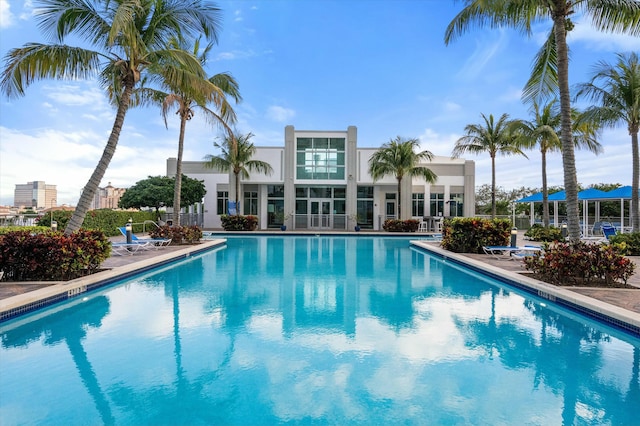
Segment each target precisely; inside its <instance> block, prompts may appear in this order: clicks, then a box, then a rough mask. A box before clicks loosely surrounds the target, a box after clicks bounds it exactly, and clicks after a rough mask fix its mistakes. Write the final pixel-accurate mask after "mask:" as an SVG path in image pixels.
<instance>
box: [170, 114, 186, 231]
mask: <svg viewBox="0 0 640 426" xmlns="http://www.w3.org/2000/svg"><path fill="white" fill-rule="evenodd" d="M186 127H187V116H186V115H185V113H184V112H182V113H181V114H180V136H179V137H178V160H177V161H176V183H175V185H174V187H173V226H180V208H181V207H180V195H181V193H182V153H183V151H184V132H185V128H186Z"/></svg>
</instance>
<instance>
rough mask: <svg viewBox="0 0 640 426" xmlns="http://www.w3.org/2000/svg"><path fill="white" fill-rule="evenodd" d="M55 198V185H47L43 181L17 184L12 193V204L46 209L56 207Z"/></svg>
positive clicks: (56, 192)
mask: <svg viewBox="0 0 640 426" xmlns="http://www.w3.org/2000/svg"><path fill="white" fill-rule="evenodd" d="M57 199H58V190H57V188H56V185H47V184H46V183H44V181H33V182H27V183H26V184H17V185H16V188H15V191H14V193H13V205H14V206H15V207H33V208H37V209H41V208H42V209H48V208H51V207H56V205H57V202H58V200H57Z"/></svg>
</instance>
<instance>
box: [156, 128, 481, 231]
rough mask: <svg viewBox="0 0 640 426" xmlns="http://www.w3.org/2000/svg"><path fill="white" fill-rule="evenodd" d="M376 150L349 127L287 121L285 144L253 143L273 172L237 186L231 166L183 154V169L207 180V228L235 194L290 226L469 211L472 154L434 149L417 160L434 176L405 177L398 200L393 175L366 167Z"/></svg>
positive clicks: (368, 225) (262, 220)
mask: <svg viewBox="0 0 640 426" xmlns="http://www.w3.org/2000/svg"><path fill="white" fill-rule="evenodd" d="M368 142H369V143H371V141H368ZM385 142H386V141H384V140H381V141H379V145H378V146H381V145H382V144H383V143H385ZM256 143H257V144H258V145H259V141H256ZM377 149H378V148H371V147H366V148H360V147H358V135H357V128H356V127H355V126H349V127H348V128H347V129H346V130H340V131H318V130H296V129H294V127H293V126H286V127H285V129H284V146H280V147H265V146H256V153H255V155H254V158H253V159H255V160H260V161H264V162H266V163H268V164H270V165H271V167H272V168H273V173H272V174H271V175H265V174H262V173H251V174H250V176H249V178H247V179H241V181H240V183H239V185H238V186H239V188H236V187H235V186H236V181H235V179H233V178H230V177H232V176H233V173H228V172H221V171H219V170H215V169H211V168H207V167H205V162H204V161H183V162H182V172H183V173H184V174H185V175H187V176H189V177H190V178H193V179H198V180H201V181H203V182H204V184H205V187H206V189H207V196H206V197H205V200H204V208H205V214H204V226H205V227H206V228H221V227H222V226H221V219H220V216H221V215H223V214H227V213H228V212H229V209H228V207H229V201H234V200H236V199H237V200H238V202H239V203H240V214H244V215H254V216H257V217H258V227H259V228H260V229H267V228H276V229H277V228H280V226H281V225H283V224H284V225H286V226H287V227H288V229H309V230H330V229H335V230H345V229H348V230H352V229H354V226H355V225H356V224H358V225H359V226H360V227H361V228H363V229H377V230H379V229H382V224H383V223H384V221H385V220H386V219H398V211H400V212H401V214H402V217H401V218H400V219H409V218H412V217H415V218H427V220H428V221H429V223H433V221H434V219H438V218H441V217H443V216H445V217H446V216H472V215H474V213H475V210H474V209H475V163H474V162H473V161H471V160H464V159H452V158H451V157H450V156H448V155H444V156H442V155H437V154H438V153H433V154H434V157H433V159H432V160H430V161H429V162H426V163H424V164H421V165H422V166H425V167H427V168H429V169H430V170H431V171H433V172H434V173H435V174H436V175H437V180H436V182H434V183H428V182H425V180H424V178H420V177H413V178H412V177H406V178H405V179H403V180H402V191H400V192H401V195H400V196H401V197H402V199H400V200H398V199H396V198H397V197H398V194H397V193H398V182H397V180H396V178H395V176H393V175H389V176H385V177H384V178H382V179H379V180H377V181H375V182H374V180H373V178H372V177H371V176H370V174H369V159H370V158H371V157H372V156H373V155H374V153H375V152H376V150H377ZM176 167H177V160H176V159H175V158H168V159H167V176H169V177H173V176H175V174H176ZM236 193H237V194H238V196H237V197H236Z"/></svg>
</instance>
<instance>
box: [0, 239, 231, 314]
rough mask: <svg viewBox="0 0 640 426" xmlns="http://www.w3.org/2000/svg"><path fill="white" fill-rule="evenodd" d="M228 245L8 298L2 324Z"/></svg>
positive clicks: (205, 246) (208, 245) (191, 249)
mask: <svg viewBox="0 0 640 426" xmlns="http://www.w3.org/2000/svg"><path fill="white" fill-rule="evenodd" d="M225 244H226V240H225V239H215V240H209V241H206V242H204V243H202V244H198V245H195V246H187V247H185V248H184V249H180V250H175V251H172V252H169V253H166V254H162V255H159V256H155V257H152V258H148V259H144V260H141V261H139V262H134V263H131V264H128V265H125V266H120V267H117V268H113V269H111V270H109V271H104V272H100V273H98V274H93V275H90V276H87V277H82V278H78V279H75V280H71V281H65V282H60V283H58V284H53V285H51V286H48V287H45V288H41V289H38V290H34V291H30V292H28V293H25V294H19V295H17V296H13V297H8V298H6V299H3V300H0V323H3V322H5V321H9V320H11V319H14V318H17V317H20V316H22V315H25V314H28V313H30V312H34V311H37V310H38V309H42V308H45V307H47V306H51V305H55V304H57V303H60V302H63V301H66V300H69V299H73V298H76V297H79V296H81V295H84V294H85V293H86V292H88V291H93V290H96V289H99V288H102V287H104V286H107V285H109V284H113V283H115V282H117V281H119V280H122V279H126V278H129V277H133V276H136V275H140V274H143V273H145V272H147V271H149V270H151V269H155V268H158V267H161V266H165V265H167V264H170V263H173V262H177V261H180V260H183V259H186V258H188V257H191V256H193V255H197V254H200V253H204V252H206V251H209V250H213V249H216V248H219V247H221V246H223V245H225Z"/></svg>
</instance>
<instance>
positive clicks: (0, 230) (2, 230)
mask: <svg viewBox="0 0 640 426" xmlns="http://www.w3.org/2000/svg"><path fill="white" fill-rule="evenodd" d="M58 230H60V228H58ZM16 231H28V232H30V233H31V234H43V233H45V232H49V231H51V228H49V227H48V226H1V227H0V235H2V234H8V233H9V232H16Z"/></svg>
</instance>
